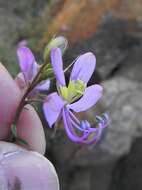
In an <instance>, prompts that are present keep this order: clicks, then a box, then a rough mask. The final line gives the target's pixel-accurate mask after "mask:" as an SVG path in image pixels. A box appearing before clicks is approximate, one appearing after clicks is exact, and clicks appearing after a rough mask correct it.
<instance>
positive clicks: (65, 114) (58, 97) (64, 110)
mask: <svg viewBox="0 0 142 190" xmlns="http://www.w3.org/2000/svg"><path fill="white" fill-rule="evenodd" d="M51 64H52V67H53V70H54V73H55V77H56V80H57V89H58V93H57V92H54V93H52V94H50V95H48V96H47V98H46V101H45V102H44V104H43V111H44V114H45V117H46V120H47V122H48V124H49V126H50V127H52V126H53V124H54V123H55V122H56V121H57V119H58V118H59V117H62V119H63V123H64V128H65V130H66V133H67V135H68V137H69V138H70V139H71V140H72V141H73V142H76V143H81V144H91V143H93V142H97V141H98V140H99V138H100V135H101V132H102V129H103V128H104V127H106V125H107V121H105V120H104V119H98V126H97V127H95V128H93V127H91V125H90V123H89V122H88V121H87V120H82V121H80V120H79V119H77V117H76V116H75V115H74V113H73V112H76V113H78V112H82V111H86V110H88V109H89V108H91V107H92V106H94V105H95V104H96V103H97V101H98V100H99V99H100V98H101V96H102V90H103V89H102V87H101V86H100V85H98V84H95V85H92V86H89V87H87V83H88V81H89V79H90V77H91V76H92V74H93V72H94V70H95V65H96V58H95V56H94V55H93V54H92V53H91V52H88V53H85V54H83V55H81V56H80V57H79V58H78V59H77V60H76V61H75V63H74V66H73V69H72V72H71V76H70V81H69V84H68V86H66V81H65V76H64V71H63V61H62V54H61V50H60V49H59V48H53V49H52V50H51Z"/></svg>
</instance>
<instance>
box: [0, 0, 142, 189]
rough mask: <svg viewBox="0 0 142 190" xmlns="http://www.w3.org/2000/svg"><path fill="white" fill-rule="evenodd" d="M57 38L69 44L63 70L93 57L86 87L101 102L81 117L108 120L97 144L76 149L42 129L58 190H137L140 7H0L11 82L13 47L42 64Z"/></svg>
mask: <svg viewBox="0 0 142 190" xmlns="http://www.w3.org/2000/svg"><path fill="white" fill-rule="evenodd" d="M58 35H64V36H66V37H67V38H68V40H69V48H68V50H67V52H66V54H65V56H64V60H65V65H66V66H67V65H68V64H70V62H71V61H72V60H73V59H75V58H76V57H77V56H78V55H79V54H82V53H84V52H87V51H92V52H93V53H95V55H96V57H97V68H96V71H95V74H94V76H93V77H92V79H91V82H90V83H94V82H96V83H101V84H102V85H103V87H104V96H103V99H102V101H101V102H100V103H99V104H97V106H96V107H95V108H94V110H93V111H92V110H90V111H89V112H87V113H83V114H82V115H81V117H83V118H85V117H88V118H93V117H95V115H94V111H95V112H96V113H102V112H105V111H107V112H109V114H110V120H111V121H110V125H109V127H108V128H107V129H106V130H105V131H104V133H103V136H102V138H101V140H100V142H99V143H98V144H97V145H95V146H91V147H84V148H83V149H81V150H78V145H75V144H74V143H72V142H70V141H69V140H68V139H67V137H66V135H65V132H64V130H63V129H62V128H61V129H60V130H58V132H57V133H56V136H55V138H53V131H52V130H49V129H48V127H47V124H46V122H43V124H44V128H45V134H46V138H47V151H46V156H47V158H48V159H50V160H51V161H52V162H53V164H54V165H55V167H56V169H57V172H58V175H59V179H60V185H61V190H96V189H97V190H135V189H137V190H142V0H40V1H38V0H0V61H1V62H2V63H3V64H4V65H5V66H6V68H7V69H8V70H9V72H10V73H11V74H12V75H13V77H15V76H16V74H17V73H18V71H19V67H18V64H17V59H16V48H17V46H18V43H19V42H21V41H22V43H25V44H27V45H28V46H29V47H30V48H31V49H32V50H33V52H34V53H35V55H36V57H37V59H38V60H39V62H41V63H42V60H43V56H42V52H43V50H44V46H45V45H46V44H47V43H48V42H49V40H50V39H51V38H52V37H53V36H58ZM41 117H43V116H42V114H41ZM43 120H44V118H43Z"/></svg>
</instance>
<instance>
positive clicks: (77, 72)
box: [70, 52, 96, 83]
mask: <svg viewBox="0 0 142 190" xmlns="http://www.w3.org/2000/svg"><path fill="white" fill-rule="evenodd" d="M95 65H96V58H95V55H94V54H93V53H91V52H88V53H85V54H83V55H81V56H80V57H79V58H78V59H77V61H76V62H75V64H74V66H73V69H72V72H71V78H70V79H71V80H82V81H83V82H85V83H87V82H88V81H89V79H90V78H91V76H92V74H93V72H94V69H95Z"/></svg>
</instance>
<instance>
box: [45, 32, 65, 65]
mask: <svg viewBox="0 0 142 190" xmlns="http://www.w3.org/2000/svg"><path fill="white" fill-rule="evenodd" d="M67 45H68V41H67V39H66V38H65V37H63V36H59V37H56V38H53V39H52V40H51V41H50V42H49V43H48V44H47V46H46V47H45V50H44V60H45V61H46V60H48V59H49V55H50V50H51V49H52V48H60V49H61V51H62V54H63V53H64V52H65V50H66V48H67Z"/></svg>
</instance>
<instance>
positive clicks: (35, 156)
mask: <svg viewBox="0 0 142 190" xmlns="http://www.w3.org/2000/svg"><path fill="white" fill-rule="evenodd" d="M0 187H1V188H2V189H5V190H8V189H22V190H27V189H31V190H32V189H33V190H41V189H42V190H59V182H58V177H57V174H56V171H55V169H54V167H53V165H52V164H51V162H50V161H49V160H47V159H46V158H45V157H43V156H42V155H40V154H39V153H37V152H32V151H27V150H25V149H23V148H21V147H19V146H17V145H14V144H11V143H7V142H2V141H1V142H0Z"/></svg>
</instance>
